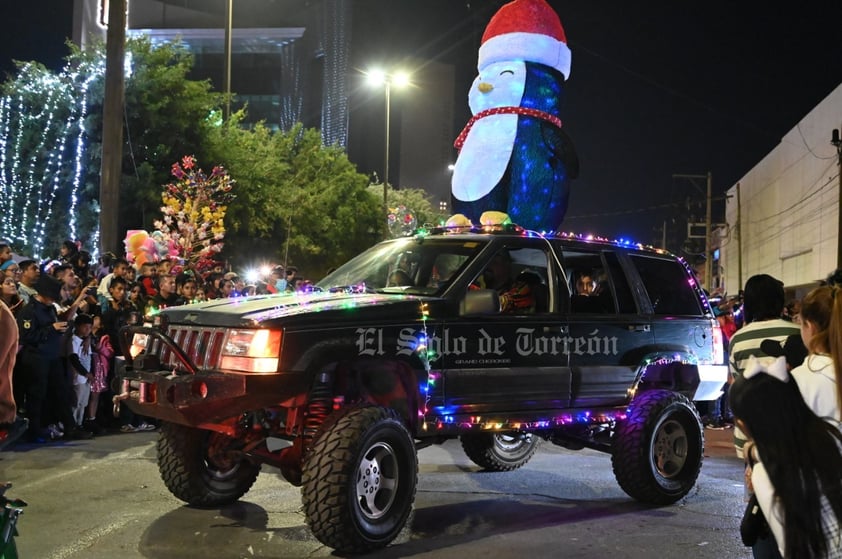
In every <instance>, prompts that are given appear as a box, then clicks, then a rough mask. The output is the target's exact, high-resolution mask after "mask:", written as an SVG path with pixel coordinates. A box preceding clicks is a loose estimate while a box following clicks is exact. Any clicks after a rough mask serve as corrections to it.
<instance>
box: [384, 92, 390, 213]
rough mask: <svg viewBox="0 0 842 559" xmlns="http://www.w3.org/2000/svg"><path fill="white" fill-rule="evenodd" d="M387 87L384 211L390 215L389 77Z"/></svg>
mask: <svg viewBox="0 0 842 559" xmlns="http://www.w3.org/2000/svg"><path fill="white" fill-rule="evenodd" d="M385 87H386V154H385V156H384V161H383V211H384V212H385V213H386V215H389V200H388V196H389V195H388V188H389V128H390V122H389V121H390V117H391V115H392V80H391V78H389V77H387V78H386V80H385Z"/></svg>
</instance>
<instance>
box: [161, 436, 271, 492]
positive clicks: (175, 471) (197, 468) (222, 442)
mask: <svg viewBox="0 0 842 559" xmlns="http://www.w3.org/2000/svg"><path fill="white" fill-rule="evenodd" d="M230 442H231V439H230V438H229V437H226V436H225V435H223V434H221V433H215V432H213V431H207V430H204V429H194V428H192V427H185V426H183V425H178V424H176V423H167V422H164V423H163V424H162V425H161V435H160V437H159V438H158V469H159V470H160V472H161V479H163V480H164V484H165V485H166V486H167V489H169V490H170V492H171V493H172V494H173V495H175V496H176V497H178V498H179V499H181V500H182V501H184V502H186V503H188V504H190V505H193V506H197V507H216V506H220V505H227V504H229V503H233V502H234V501H236V500H237V499H239V498H240V497H242V496H243V495H245V494H246V492H247V491H248V490H249V489H250V488H251V486H252V484H254V482H255V480H256V479H257V475H258V474H259V473H260V464H254V463H252V462H250V461H248V460H247V459H245V458H243V456H242V455H241V454H240V453H238V452H236V451H231V450H228V445H229V443H230Z"/></svg>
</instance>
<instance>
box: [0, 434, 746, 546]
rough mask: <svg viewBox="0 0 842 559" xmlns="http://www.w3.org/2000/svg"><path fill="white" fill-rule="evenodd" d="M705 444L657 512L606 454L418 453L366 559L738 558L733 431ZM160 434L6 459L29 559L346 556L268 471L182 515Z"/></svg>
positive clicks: (0, 471)
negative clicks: (393, 520) (389, 521)
mask: <svg viewBox="0 0 842 559" xmlns="http://www.w3.org/2000/svg"><path fill="white" fill-rule="evenodd" d="M705 434H706V441H707V443H706V452H705V454H706V457H705V462H704V465H703V467H702V472H701V475H700V477H699V480H698V483H697V485H696V487H695V488H694V490H693V491H692V492H691V493H690V494H689V495H688V496H687V497H686V498H684V499H682V500H681V501H679V502H678V503H676V504H675V505H672V506H667V507H650V506H646V505H642V504H640V503H637V502H635V501H633V500H632V499H630V498H629V497H628V496H627V495H626V494H625V493H623V491H622V490H621V489H620V488H619V486H618V485H617V483H616V481H615V480H614V476H613V473H612V470H611V461H610V457H609V456H608V455H605V454H602V453H599V452H595V451H591V450H581V451H569V450H565V449H562V448H559V447H556V446H553V445H552V444H549V443H545V444H543V445H542V447H541V448H540V449H539V451H538V453H537V454H536V455H535V457H534V458H533V459H532V460H531V461H530V462H529V464H527V465H526V466H525V467H524V468H522V469H520V470H517V471H515V472H508V473H489V472H482V471H480V469H479V468H478V467H477V466H475V465H474V464H473V463H471V462H470V460H468V458H467V457H466V456H465V454H464V453H463V452H462V449H461V446H460V445H459V443H458V441H449V442H447V443H446V444H444V445H442V446H435V447H430V448H426V449H424V450H422V451H421V452H420V453H419V464H420V471H419V482H418V491H417V496H416V503H415V505H416V506H415V515H414V519H413V520H412V522H411V523H410V525H409V526H408V527H407V529H405V530H404V532H403V533H402V534H401V536H400V537H399V538H398V540H397V541H396V542H395V543H394V544H392V545H391V546H389V547H388V548H386V549H384V550H381V551H378V552H375V553H371V554H369V555H367V557H376V558H397V557H419V558H453V557H458V558H459V559H471V558H482V559H508V558H515V557H516V558H524V557H530V558H543V557H548V558H549V557H553V558H556V557H565V558H575V557H581V558H597V557H623V558H632V559H634V558H652V557H659V558H673V557H675V558H678V557H681V558H696V557H698V558H707V557H710V558H716V559H721V558H723V557H728V558H741V557H746V558H748V557H751V553H750V551H749V550H748V549H747V548H745V547H743V546H742V544H741V543H740V541H739V535H738V526H739V520H740V517H741V515H742V511H743V508H744V504H743V485H742V465H741V462H740V461H739V460H738V459H737V458H736V457H735V456H734V453H733V447H732V446H731V444H730V437H731V431H711V430H707V431H706V432H705ZM156 438H157V433H154V432H151V433H134V434H112V435H105V436H101V437H97V438H95V439H94V440H91V441H73V442H65V443H57V444H50V445H40V446H32V445H18V446H14V447H12V448H11V449H9V450H8V451H6V452H3V453H0V479H5V480H8V481H11V482H12V483H13V484H14V487H13V489H12V490H11V491H10V494H12V495H14V496H18V497H20V498H23V499H24V500H26V501H28V503H29V506H28V507H27V508H26V510H25V513H24V515H23V516H22V517H21V519H20V523H19V531H20V536H19V537H18V540H17V543H18V548H19V551H20V556H21V557H22V558H26V559H29V558H37V559H76V558H79V559H81V558H84V559H114V558H117V557H119V558H121V559H133V558H151V559H182V558H183V559H197V558H202V559H207V558H208V557H214V558H279V559H280V558H304V557H307V558H310V557H337V556H339V555H337V554H335V553H334V552H333V551H332V550H331V549H329V548H326V547H324V546H323V545H321V544H320V543H319V542H318V541H317V540H315V538H313V536H312V535H311V533H310V531H309V529H308V528H307V524H306V521H305V518H304V516H303V514H302V511H301V495H300V490H299V489H298V488H295V487H293V486H291V485H289V484H288V483H287V482H285V481H284V480H283V479H282V478H281V477H280V476H279V475H278V474H277V472H276V471H275V470H273V469H272V468H268V467H264V469H263V473H262V474H261V475H260V476H259V478H258V480H257V482H256V483H255V485H254V487H253V488H252V489H251V491H249V493H247V494H246V495H245V497H244V498H243V499H242V500H241V501H239V502H238V503H235V504H233V505H230V506H226V507H222V508H217V509H195V508H190V507H187V506H184V505H183V503H181V502H180V501H178V500H177V499H176V498H175V497H173V496H172V495H171V494H170V493H169V492H168V491H167V489H166V488H165V487H164V485H163V483H162V482H161V480H160V478H159V476H158V469H157V465H156V461H155V440H156Z"/></svg>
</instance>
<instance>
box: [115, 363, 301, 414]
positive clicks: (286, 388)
mask: <svg viewBox="0 0 842 559" xmlns="http://www.w3.org/2000/svg"><path fill="white" fill-rule="evenodd" d="M117 375H118V378H119V380H120V382H121V385H120V387H121V389H122V392H123V394H126V395H128V396H129V397H128V398H127V399H126V404H127V405H128V406H129V408H130V409H131V410H132V411H133V412H135V413H138V414H141V415H145V416H148V417H154V418H157V419H162V420H165V421H170V422H173V423H180V424H183V425H189V426H194V427H196V426H201V425H206V424H214V423H218V422H221V421H223V420H225V419H229V418H231V417H237V416H240V415H242V414H243V413H245V412H248V411H253V410H259V409H263V408H268V407H276V406H281V407H283V406H288V407H292V406H296V405H300V404H301V402H298V401H297V398H296V397H292V398H291V397H290V395H301V394H305V393H306V391H305V390H304V389H303V386H302V382H301V380H300V377H299V375H296V374H280V373H276V374H270V375H254V374H231V373H220V372H201V373H197V374H178V375H174V374H172V373H171V372H170V371H137V370H131V369H129V370H125V369H124V370H123V371H122V372H121V371H118V373H117Z"/></svg>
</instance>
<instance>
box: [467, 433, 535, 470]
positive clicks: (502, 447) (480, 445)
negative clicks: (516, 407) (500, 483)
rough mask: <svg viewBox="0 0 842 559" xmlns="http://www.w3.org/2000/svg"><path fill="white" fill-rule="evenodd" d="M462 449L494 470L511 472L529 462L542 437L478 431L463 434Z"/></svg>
mask: <svg viewBox="0 0 842 559" xmlns="http://www.w3.org/2000/svg"><path fill="white" fill-rule="evenodd" d="M460 439H461V441H462V450H464V451H465V454H467V455H468V458H470V459H471V461H472V462H473V463H474V464H476V465H477V466H481V467H482V468H484V469H486V470H488V471H492V472H509V471H511V470H516V469H518V468H520V467H521V466H523V465H524V464H526V463H527V462H529V459H530V458H532V456H533V455H534V454H535V451H536V450H538V444H539V443H540V442H541V441H540V439H539V438H538V437H536V436H534V435H533V434H532V433H523V432H511V433H477V434H472V435H462V436H461V437H460Z"/></svg>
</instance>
